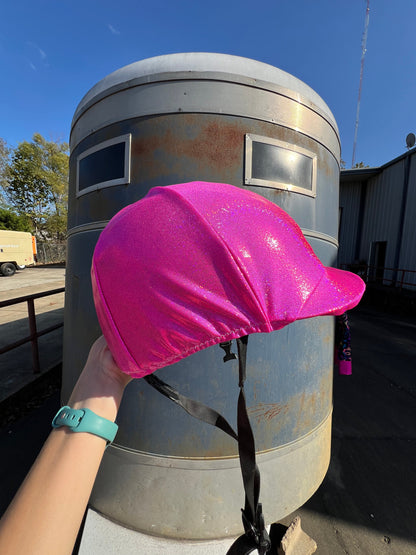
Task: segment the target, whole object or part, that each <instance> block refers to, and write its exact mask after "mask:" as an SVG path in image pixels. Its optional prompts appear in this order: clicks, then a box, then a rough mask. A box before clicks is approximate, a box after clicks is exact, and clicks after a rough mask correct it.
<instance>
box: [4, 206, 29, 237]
mask: <svg viewBox="0 0 416 555" xmlns="http://www.w3.org/2000/svg"><path fill="white" fill-rule="evenodd" d="M0 229H11V230H12V231H30V232H31V231H32V228H31V225H30V221H29V219H28V218H26V216H18V215H17V214H15V213H14V212H12V211H11V210H7V209H6V208H0Z"/></svg>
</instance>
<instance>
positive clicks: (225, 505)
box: [91, 414, 331, 540]
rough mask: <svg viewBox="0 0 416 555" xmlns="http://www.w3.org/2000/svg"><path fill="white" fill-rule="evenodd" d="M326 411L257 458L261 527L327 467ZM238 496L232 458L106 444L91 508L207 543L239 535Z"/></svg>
mask: <svg viewBox="0 0 416 555" xmlns="http://www.w3.org/2000/svg"><path fill="white" fill-rule="evenodd" d="M330 445H331V414H329V415H327V417H326V418H325V420H324V421H323V422H322V423H321V424H320V426H319V427H317V428H316V429H314V430H312V431H311V433H309V434H308V435H307V436H305V437H302V438H298V440H297V441H295V442H293V443H291V444H289V445H284V446H281V447H279V448H277V449H273V450H271V451H269V452H267V453H263V454H260V455H258V457H257V463H258V466H259V468H260V472H261V477H262V493H261V500H262V504H263V511H264V515H265V519H266V522H275V521H278V520H280V519H282V518H284V516H286V515H288V514H290V513H291V512H292V511H294V510H296V509H297V508H298V507H300V506H301V505H302V504H303V503H304V502H305V501H306V500H307V499H309V497H311V496H312V495H313V493H314V492H315V491H316V489H317V488H318V487H319V485H320V483H321V481H322V479H323V477H324V475H325V473H326V471H327V468H328V464H329V458H330ZM243 498H244V493H243V492H242V487H241V472H240V466H239V461H238V458H236V457H232V458H228V459H211V460H193V459H183V458H173V457H160V456H159V457H157V456H152V455H149V454H145V453H140V452H135V451H130V450H127V449H120V448H119V447H117V446H110V447H109V448H108V449H107V450H106V453H105V456H104V459H103V462H102V465H101V468H100V473H99V475H98V478H97V481H96V483H95V486H94V490H93V493H92V497H91V504H92V506H93V507H94V508H95V509H96V510H98V511H99V512H101V513H103V514H104V515H107V516H109V518H110V519H112V520H114V521H115V522H121V523H123V524H124V525H125V526H127V527H129V528H133V529H136V530H140V531H144V532H146V533H150V534H152V535H156V536H163V537H169V538H183V539H201V540H202V539H211V538H221V537H227V536H235V535H238V534H240V533H241V528H242V525H241V516H240V515H241V510H240V509H241V506H242V504H243Z"/></svg>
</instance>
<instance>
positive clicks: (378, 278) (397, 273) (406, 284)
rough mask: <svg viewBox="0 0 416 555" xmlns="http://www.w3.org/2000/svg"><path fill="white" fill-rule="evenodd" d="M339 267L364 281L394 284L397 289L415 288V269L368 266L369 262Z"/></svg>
mask: <svg viewBox="0 0 416 555" xmlns="http://www.w3.org/2000/svg"><path fill="white" fill-rule="evenodd" d="M341 267H342V269H344V270H350V271H351V272H354V273H356V274H358V275H359V276H360V277H361V278H362V279H363V280H364V281H365V282H366V283H378V284H380V285H390V286H395V287H397V288H398V289H399V290H402V289H404V288H408V289H416V270H405V269H403V268H386V267H384V266H370V265H369V264H342V266H341ZM412 278H413V279H412Z"/></svg>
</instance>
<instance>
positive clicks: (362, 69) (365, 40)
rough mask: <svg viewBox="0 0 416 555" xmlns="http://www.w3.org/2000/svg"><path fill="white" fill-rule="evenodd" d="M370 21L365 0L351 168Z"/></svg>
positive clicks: (368, 4)
mask: <svg viewBox="0 0 416 555" xmlns="http://www.w3.org/2000/svg"><path fill="white" fill-rule="evenodd" d="M369 20H370V0H367V9H366V11H365V24H364V33H363V38H362V40H361V69H360V86H359V88H358V100H357V114H356V116H355V132H354V146H353V149H352V161H351V167H352V168H353V167H354V162H355V148H356V146H357V135H358V122H359V121H360V103H361V90H362V87H363V74H364V59H365V53H366V52H367V48H366V46H367V34H368V22H369Z"/></svg>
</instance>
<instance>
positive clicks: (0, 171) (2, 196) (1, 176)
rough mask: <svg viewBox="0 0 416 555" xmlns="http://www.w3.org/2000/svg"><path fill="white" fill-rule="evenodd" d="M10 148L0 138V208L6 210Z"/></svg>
mask: <svg viewBox="0 0 416 555" xmlns="http://www.w3.org/2000/svg"><path fill="white" fill-rule="evenodd" d="M9 156H10V148H9V147H8V146H7V143H6V141H5V140H4V139H2V138H1V137H0V207H1V208H6V206H7V200H6V193H5V187H6V185H7V171H8V168H9Z"/></svg>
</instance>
